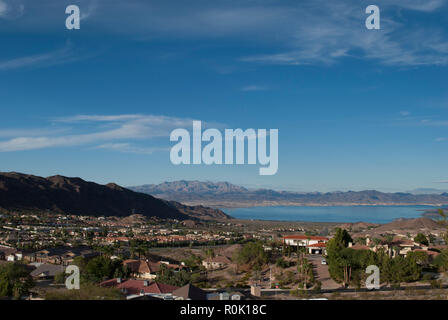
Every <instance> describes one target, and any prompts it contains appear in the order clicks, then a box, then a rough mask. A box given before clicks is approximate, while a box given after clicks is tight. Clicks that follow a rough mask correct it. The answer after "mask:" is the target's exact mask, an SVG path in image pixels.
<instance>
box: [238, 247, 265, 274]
mask: <svg viewBox="0 0 448 320" xmlns="http://www.w3.org/2000/svg"><path fill="white" fill-rule="evenodd" d="M234 259H235V261H236V262H237V264H238V265H244V264H247V265H249V266H251V267H253V268H256V269H259V268H261V267H262V266H263V265H265V264H266V263H267V262H268V260H269V257H268V255H267V254H266V252H265V251H264V249H263V245H262V243H261V242H248V243H246V244H245V245H244V246H243V247H242V248H241V250H239V251H237V252H236V255H235V257H234Z"/></svg>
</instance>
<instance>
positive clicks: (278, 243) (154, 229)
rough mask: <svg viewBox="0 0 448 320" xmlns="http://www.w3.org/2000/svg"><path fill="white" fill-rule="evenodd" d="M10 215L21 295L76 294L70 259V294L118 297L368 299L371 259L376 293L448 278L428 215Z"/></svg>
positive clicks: (441, 231)
mask: <svg viewBox="0 0 448 320" xmlns="http://www.w3.org/2000/svg"><path fill="white" fill-rule="evenodd" d="M18 219H22V216H17V215H14V214H11V215H3V216H2V218H1V220H0V221H1V231H0V242H1V245H0V267H1V266H8V265H9V266H16V267H17V268H19V269H20V270H22V271H21V272H23V273H22V274H23V276H26V279H29V282H27V283H29V287H26V290H22V291H21V292H19V293H14V292H11V294H12V296H16V297H18V298H21V299H60V298H62V299H64V297H65V298H67V299H72V298H74V297H76V296H74V295H75V293H73V292H74V291H76V290H68V289H67V288H66V286H65V281H66V279H67V277H68V274H66V269H67V267H68V266H71V265H76V266H78V267H79V269H80V272H81V274H80V276H81V284H82V285H81V290H80V292H79V294H81V293H82V294H87V297H88V296H89V295H90V294H93V292H94V294H95V295H98V290H100V291H99V292H101V293H100V294H101V295H104V296H105V297H109V298H111V299H126V300H132V299H149V300H154V299H159V300H182V299H184V300H188V299H192V300H195V299H200V300H223V299H224V300H226V299H230V300H237V299H239V300H241V299H249V300H253V299H255V300H256V299H282V300H284V299H286V300H288V299H298V298H300V297H325V298H326V299H331V298H334V297H337V296H336V295H338V294H339V295H340V294H342V295H347V296H350V297H352V298H356V296H358V297H359V296H360V295H361V294H363V295H366V294H370V296H372V297H374V295H373V294H374V293H372V292H370V293H369V292H368V291H364V290H365V289H363V288H366V284H365V283H364V282H365V279H366V277H367V276H368V274H366V273H365V268H366V267H367V266H368V265H370V264H374V265H376V264H378V265H379V268H380V269H381V270H383V271H382V274H381V277H382V278H381V281H382V284H381V290H380V291H378V292H377V293H376V294H377V295H380V294H381V293H380V292H384V294H385V295H386V294H389V295H390V294H391V292H395V294H396V295H399V294H400V293H402V292H404V291H402V290H401V289H403V288H413V290H416V292H424V291H425V290H426V291H428V292H433V291H434V290H436V291H437V290H442V291H443V290H445V289H444V288H445V286H446V285H447V284H448V277H447V275H446V274H445V271H446V270H448V263H447V261H448V260H447V259H446V257H447V255H446V254H447V253H448V250H447V248H448V246H447V242H446V240H447V237H446V226H445V225H443V223H441V222H437V221H435V220H431V219H427V218H419V219H414V220H405V221H396V222H393V223H391V224H389V225H387V224H386V225H371V224H363V223H359V224H336V223H335V224H319V223H288V224H286V223H282V222H275V223H274V222H244V221H241V220H235V221H231V222H225V223H224V222H219V221H215V222H210V221H209V222H206V223H204V222H201V223H198V222H180V221H176V220H157V219H147V218H144V217H142V216H139V215H134V216H129V217H125V218H116V217H107V218H106V217H97V218H94V217H75V216H63V215H47V216H43V217H41V216H39V217H38V216H31V217H30V216H27V217H23V219H24V220H25V221H26V223H25V222H24V223H22V224H18V223H17V220H18ZM344 261H346V262H344ZM395 268H397V269H396V270H395ZM21 279H25V278H23V277H22V278H21ZM21 281H23V280H21ZM27 281H28V280H27ZM363 281H364V282H363ZM31 284H32V285H31ZM83 287H84V288H86V289H82V288H83ZM391 289H393V290H394V291H390V290H391ZM83 290H84V291H83ZM353 290H354V291H353ZM397 290H398V291H397ZM419 290H420V291H419ZM408 291H409V290H408ZM408 291H407V292H408ZM85 292H91V293H85ZM17 294H20V295H19V296H17ZM439 294H441V293H438V296H439Z"/></svg>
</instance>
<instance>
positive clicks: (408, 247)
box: [348, 237, 439, 258]
mask: <svg viewBox="0 0 448 320" xmlns="http://www.w3.org/2000/svg"><path fill="white" fill-rule="evenodd" d="M348 247H349V248H351V249H355V250H372V251H374V252H377V251H379V250H384V252H386V253H387V254H388V255H389V256H390V257H391V258H393V257H396V256H398V255H400V256H404V257H406V256H407V255H408V253H409V252H415V251H417V252H418V251H422V252H426V253H427V254H428V256H429V257H430V258H433V257H436V256H437V255H438V254H439V253H438V252H435V251H431V250H429V247H428V246H426V245H423V244H420V243H417V242H415V241H413V240H410V239H406V238H403V237H394V238H393V239H392V241H385V240H383V241H381V242H380V243H378V244H373V242H372V241H371V240H370V238H369V237H367V238H366V244H365V245H362V244H352V243H351V242H349V244H348Z"/></svg>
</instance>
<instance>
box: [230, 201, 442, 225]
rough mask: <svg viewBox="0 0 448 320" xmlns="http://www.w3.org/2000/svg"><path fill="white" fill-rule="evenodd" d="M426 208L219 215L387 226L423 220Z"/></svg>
mask: <svg viewBox="0 0 448 320" xmlns="http://www.w3.org/2000/svg"><path fill="white" fill-rule="evenodd" d="M436 208H437V207H435V206H428V205H401V206H400V205H351V206H259V207H249V208H227V209H224V210H223V211H224V212H225V213H226V214H228V215H230V216H232V217H233V218H235V219H238V220H261V221H284V222H287V221H290V222H300V221H303V222H316V223H318V222H330V223H336V222H341V223H355V222H361V221H362V222H369V223H379V224H382V223H389V222H392V221H394V220H396V219H400V218H404V219H415V218H421V217H425V213H426V212H429V211H431V210H434V209H436Z"/></svg>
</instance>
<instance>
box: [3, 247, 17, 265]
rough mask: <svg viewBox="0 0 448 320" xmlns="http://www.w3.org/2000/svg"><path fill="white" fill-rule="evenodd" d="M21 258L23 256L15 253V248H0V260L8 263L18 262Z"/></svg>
mask: <svg viewBox="0 0 448 320" xmlns="http://www.w3.org/2000/svg"><path fill="white" fill-rule="evenodd" d="M22 258H23V254H22V252H20V251H17V249H15V248H11V247H6V246H0V260H6V261H10V262H14V261H20V260H22Z"/></svg>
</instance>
